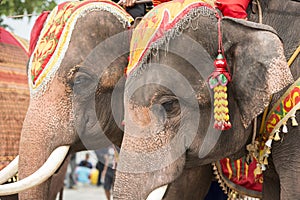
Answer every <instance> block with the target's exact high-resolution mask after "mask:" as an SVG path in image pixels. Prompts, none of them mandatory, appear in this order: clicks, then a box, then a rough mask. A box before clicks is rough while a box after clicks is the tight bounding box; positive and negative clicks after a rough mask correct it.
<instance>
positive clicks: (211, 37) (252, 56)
mask: <svg viewBox="0 0 300 200" xmlns="http://www.w3.org/2000/svg"><path fill="white" fill-rule="evenodd" d="M188 2H189V1H185V2H183V3H182V4H184V5H183V6H182V7H185V8H190V7H191V9H190V10H184V11H181V12H180V13H179V14H178V13H172V12H173V8H175V7H176V6H177V5H178V4H179V2H170V3H166V4H164V5H161V6H160V7H157V8H155V9H154V10H152V11H150V13H148V14H147V15H146V16H145V17H144V19H143V20H142V21H141V22H140V24H139V25H138V26H137V28H136V30H135V31H134V32H133V35H132V41H131V47H132V49H131V56H130V62H129V65H128V68H127V74H128V78H127V80H126V85H125V94H124V105H125V108H124V109H125V133H124V137H123V141H122V147H121V152H120V159H119V163H118V168H117V169H118V170H117V174H116V182H115V188H114V198H115V199H139V200H142V199H146V198H147V196H148V195H149V194H150V193H151V191H153V190H154V189H156V188H158V187H160V186H163V185H165V184H168V183H170V182H172V181H173V180H175V179H176V178H177V177H178V176H179V175H180V174H181V172H182V170H183V168H184V167H186V166H197V165H203V164H207V163H211V162H212V161H216V160H219V159H221V158H223V157H226V156H231V155H233V154H236V153H237V152H239V151H240V150H241V149H242V147H244V145H245V144H246V142H247V140H248V139H249V135H250V133H251V128H252V125H251V121H252V120H253V119H254V118H255V117H256V116H258V115H259V114H260V113H261V112H262V111H263V109H264V108H265V107H266V106H267V105H268V103H269V97H270V95H271V94H273V93H275V92H278V91H279V90H281V89H282V88H284V87H285V86H287V85H288V84H290V83H291V82H292V80H293V78H292V76H291V73H290V71H289V69H288V67H287V63H286V61H285V57H284V54H283V47H282V43H281V41H280V39H279V37H278V36H277V34H276V32H275V31H274V30H273V29H272V28H271V27H269V26H265V25H259V24H256V23H253V22H247V21H244V20H234V19H231V18H222V19H220V18H219V19H218V18H217V17H216V16H218V15H217V13H216V11H215V10H214V9H213V8H212V7H210V6H209V5H207V4H204V3H203V2H196V3H195V2H192V3H190V4H189V3H188ZM185 3H186V4H185ZM169 5H170V6H171V7H168V6H169ZM178 7H179V6H178ZM178 16H180V18H179V19H178V18H176V17H178ZM154 19H155V20H156V21H157V22H158V24H159V25H153V27H150V28H149V24H150V21H151V22H153V21H154ZM146 24H147V25H148V26H146ZM219 25H220V28H218V27H219ZM146 27H148V29H147V28H146ZM156 27H158V29H156ZM140 33H143V34H142V35H143V40H142V39H141V37H139V34H140ZM146 36H149V43H147V42H145V39H147V38H146ZM221 37H222V40H221V41H222V44H220V43H218V38H219V39H221ZM140 43H143V45H139V44H140ZM220 46H221V47H223V49H222V48H221V49H220ZM143 47H144V48H143ZM218 50H220V51H219V52H223V54H224V56H225V57H226V58H227V64H228V66H229V69H228V71H229V72H230V74H231V82H229V84H228V90H227V95H228V97H227V98H228V107H229V115H230V121H231V124H232V128H231V129H229V130H226V131H225V130H224V131H219V130H216V129H214V127H213V124H214V123H213V121H214V119H213V113H212V112H213V105H214V103H213V101H212V99H213V97H212V96H213V95H212V92H211V90H210V88H209V86H208V84H207V79H208V77H209V75H210V74H211V73H212V71H213V70H214V62H213V60H214V58H216V57H217V52H218ZM145 180H147V181H145ZM164 188H165V187H164ZM150 195H151V194H150Z"/></svg>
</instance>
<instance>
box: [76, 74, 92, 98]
mask: <svg viewBox="0 0 300 200" xmlns="http://www.w3.org/2000/svg"><path fill="white" fill-rule="evenodd" d="M95 85H96V83H95V84H93V79H92V77H91V76H89V75H88V74H86V73H81V72H78V73H76V75H75V77H74V79H73V84H72V86H73V91H74V92H75V93H77V94H81V93H83V91H84V93H88V92H89V90H90V89H94V86H95Z"/></svg>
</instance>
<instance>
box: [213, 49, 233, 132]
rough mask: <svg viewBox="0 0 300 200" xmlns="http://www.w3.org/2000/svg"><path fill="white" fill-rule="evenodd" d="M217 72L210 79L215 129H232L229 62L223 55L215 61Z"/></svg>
mask: <svg viewBox="0 0 300 200" xmlns="http://www.w3.org/2000/svg"><path fill="white" fill-rule="evenodd" d="M214 65H215V70H214V72H213V73H212V74H211V75H210V77H209V85H210V88H211V89H213V90H214V119H215V124H214V127H215V128H216V129H219V130H228V129H230V128H231V123H230V121H229V109H228V101H227V84H228V82H229V81H230V80H231V77H230V74H229V72H228V71H227V62H226V59H225V58H224V57H223V55H222V54H221V53H219V55H218V56H217V58H216V60H215V61H214Z"/></svg>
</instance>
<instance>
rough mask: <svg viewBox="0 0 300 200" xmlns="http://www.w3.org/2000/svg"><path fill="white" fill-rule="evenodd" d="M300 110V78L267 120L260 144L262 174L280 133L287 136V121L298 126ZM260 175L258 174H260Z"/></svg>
mask: <svg viewBox="0 0 300 200" xmlns="http://www.w3.org/2000/svg"><path fill="white" fill-rule="evenodd" d="M299 109H300V78H299V79H298V80H297V81H295V83H294V84H293V85H292V86H290V88H289V89H288V90H287V91H286V92H285V93H284V95H283V96H282V97H281V98H280V99H279V100H278V101H277V103H276V104H275V105H274V106H273V108H272V110H271V111H270V112H269V114H268V116H267V118H266V124H265V127H264V132H263V135H262V137H263V141H262V143H261V144H260V148H259V156H258V162H259V165H258V168H259V169H257V171H258V172H259V173H262V171H264V170H266V165H268V157H269V154H271V147H272V142H273V140H274V141H279V140H280V132H282V133H283V134H286V133H287V132H288V129H287V126H286V124H287V121H288V120H289V119H291V121H292V126H298V122H297V120H296V112H297V110H299ZM259 173H258V174H259Z"/></svg>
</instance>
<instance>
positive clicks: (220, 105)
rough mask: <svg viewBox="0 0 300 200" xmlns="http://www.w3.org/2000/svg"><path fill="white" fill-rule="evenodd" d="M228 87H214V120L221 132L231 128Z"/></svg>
mask: <svg viewBox="0 0 300 200" xmlns="http://www.w3.org/2000/svg"><path fill="white" fill-rule="evenodd" d="M226 91H227V87H226V86H223V85H218V86H216V87H214V106H215V108H214V118H215V128H217V129H220V130H227V129H229V128H231V124H230V122H229V114H228V113H229V110H228V107H227V106H228V101H227V93H226Z"/></svg>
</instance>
